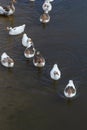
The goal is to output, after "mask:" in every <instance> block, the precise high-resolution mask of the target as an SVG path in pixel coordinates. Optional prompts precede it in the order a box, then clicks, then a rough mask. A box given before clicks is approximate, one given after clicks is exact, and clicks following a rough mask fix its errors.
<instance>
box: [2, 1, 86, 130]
mask: <svg viewBox="0 0 87 130" xmlns="http://www.w3.org/2000/svg"><path fill="white" fill-rule="evenodd" d="M8 2H9V1H8V0H4V1H3V0H0V3H1V4H2V5H6V4H7V3H8ZM43 2H44V1H43V0H36V1H35V2H30V1H29V0H18V1H17V3H16V4H15V7H16V11H15V14H14V15H13V16H10V17H2V16H0V55H1V54H2V53H3V52H6V53H7V54H8V55H9V56H11V57H12V58H13V59H14V61H15V66H14V68H12V69H8V68H5V67H3V66H2V65H1V64H0V130H58V129H60V130H64V129H65V130H70V129H71V130H73V129H78V130H82V129H86V128H87V123H86V122H87V101H86V99H87V76H86V75H87V1H86V0H54V2H52V7H53V8H52V11H51V12H50V13H49V14H50V17H51V20H50V22H49V23H48V24H46V25H43V24H41V23H40V21H39V18H40V15H41V14H42V13H43V10H42V3H43ZM22 24H26V28H25V33H27V35H28V36H30V37H31V38H32V40H33V42H34V45H35V47H36V49H37V50H39V51H40V52H41V53H42V55H43V56H44V57H45V59H46V66H45V67H44V68H43V69H42V70H38V69H37V68H35V67H34V65H33V62H32V59H30V60H27V59H26V58H25V57H24V54H23V53H24V50H25V48H24V47H23V46H22V44H21V39H22V35H23V34H21V35H18V36H10V35H9V34H8V31H7V30H6V27H7V26H12V27H14V26H19V25H22ZM55 63H57V64H58V66H59V68H60V71H61V79H59V80H58V81H57V82H56V83H55V82H53V81H52V80H51V78H50V70H51V68H52V67H53V65H54V64H55ZM70 79H72V80H73V81H74V84H75V86H76V89H77V95H76V97H75V98H74V99H73V100H72V101H67V100H66V98H65V97H64V95H63V90H64V88H65V86H66V85H67V83H68V81H69V80H70Z"/></svg>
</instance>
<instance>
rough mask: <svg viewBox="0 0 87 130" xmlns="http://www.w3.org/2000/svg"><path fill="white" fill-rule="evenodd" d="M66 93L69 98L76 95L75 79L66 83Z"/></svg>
mask: <svg viewBox="0 0 87 130" xmlns="http://www.w3.org/2000/svg"><path fill="white" fill-rule="evenodd" d="M64 95H65V97H67V98H73V97H74V96H75V95H76V88H75V85H74V83H73V80H69V83H68V84H67V85H66V87H65V89H64Z"/></svg>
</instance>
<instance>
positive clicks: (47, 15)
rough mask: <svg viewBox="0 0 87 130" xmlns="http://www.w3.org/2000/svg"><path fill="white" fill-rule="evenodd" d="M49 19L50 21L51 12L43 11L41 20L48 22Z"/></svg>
mask: <svg viewBox="0 0 87 130" xmlns="http://www.w3.org/2000/svg"><path fill="white" fill-rule="evenodd" d="M49 21H50V16H49V14H47V13H43V14H42V15H41V16H40V22H42V23H48V22H49Z"/></svg>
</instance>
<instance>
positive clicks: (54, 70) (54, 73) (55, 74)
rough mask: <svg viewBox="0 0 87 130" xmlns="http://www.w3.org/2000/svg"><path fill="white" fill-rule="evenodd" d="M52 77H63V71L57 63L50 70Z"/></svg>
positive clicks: (56, 78) (54, 78) (55, 78)
mask: <svg viewBox="0 0 87 130" xmlns="http://www.w3.org/2000/svg"><path fill="white" fill-rule="evenodd" d="M50 77H51V78H52V79H53V80H58V79H60V77H61V72H60V70H59V68H58V65H57V64H54V65H53V68H52V69H51V71H50Z"/></svg>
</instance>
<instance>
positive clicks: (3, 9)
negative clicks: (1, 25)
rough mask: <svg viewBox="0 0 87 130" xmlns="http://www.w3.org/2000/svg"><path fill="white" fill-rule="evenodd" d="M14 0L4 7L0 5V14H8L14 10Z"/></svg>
mask: <svg viewBox="0 0 87 130" xmlns="http://www.w3.org/2000/svg"><path fill="white" fill-rule="evenodd" d="M15 2H16V0H12V1H11V2H10V3H9V5H7V6H6V7H4V6H0V15H4V16H9V15H12V14H13V13H14V12H15V6H14V3H15Z"/></svg>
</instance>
